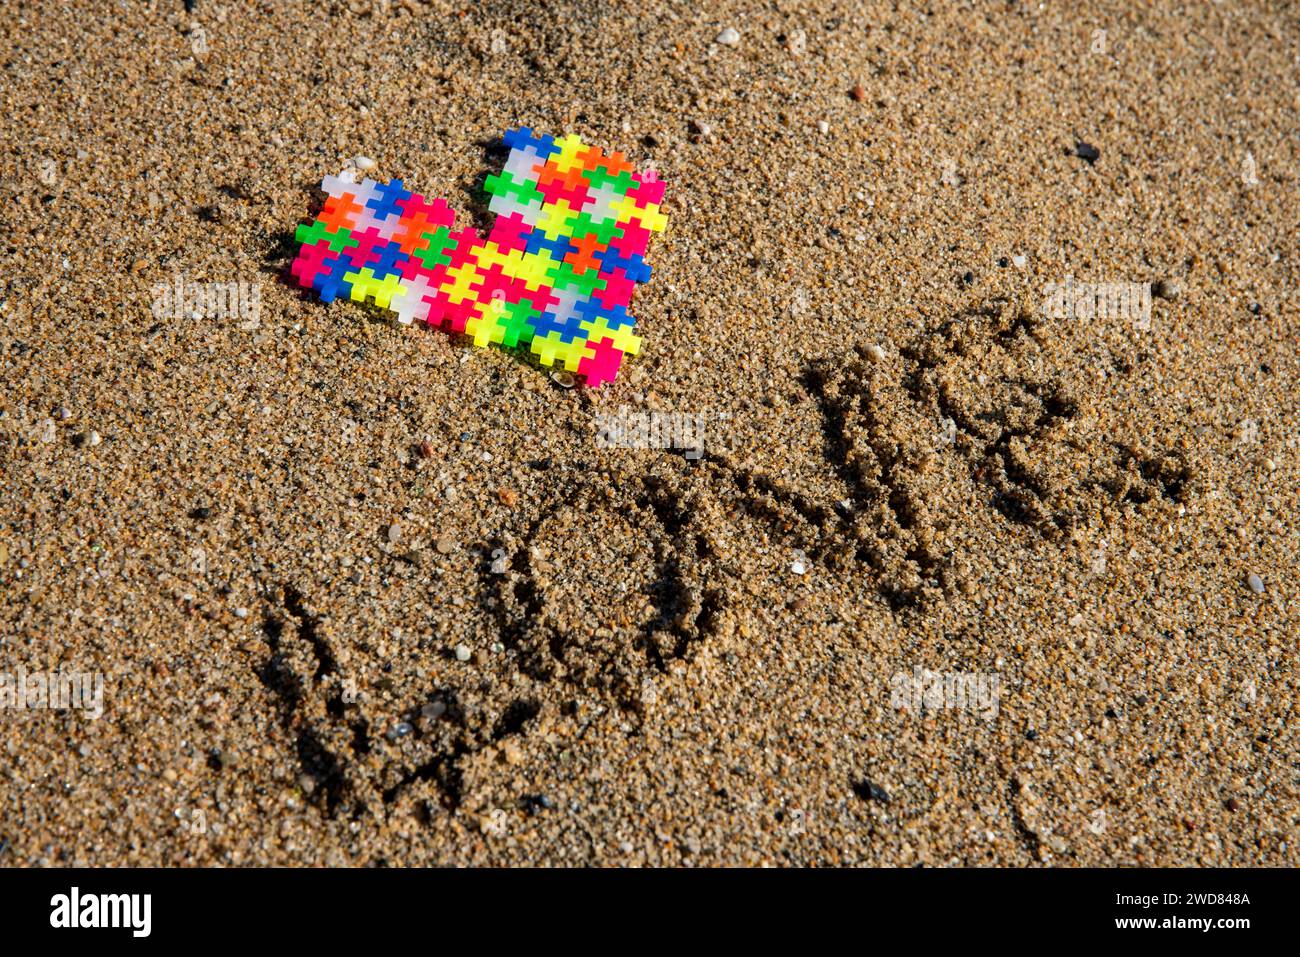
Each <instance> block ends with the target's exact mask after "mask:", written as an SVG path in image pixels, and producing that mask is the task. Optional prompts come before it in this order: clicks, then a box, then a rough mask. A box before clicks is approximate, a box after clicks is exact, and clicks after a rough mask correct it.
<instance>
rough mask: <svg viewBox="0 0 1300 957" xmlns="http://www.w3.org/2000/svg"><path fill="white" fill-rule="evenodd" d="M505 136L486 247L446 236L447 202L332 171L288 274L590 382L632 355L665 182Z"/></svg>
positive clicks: (323, 291)
mask: <svg viewBox="0 0 1300 957" xmlns="http://www.w3.org/2000/svg"><path fill="white" fill-rule="evenodd" d="M504 140H505V145H506V146H507V147H509V149H510V155H509V158H508V159H507V160H506V164H505V168H504V169H503V170H502V171H501V173H500V174H498V175H494V176H489V177H488V178H487V183H486V186H487V191H488V192H489V193H490V194H491V196H492V198H491V200H490V201H489V203H488V208H489V209H490V210H491V211H492V212H493V213H495V214H496V218H495V220H494V221H493V224H492V229H491V233H490V234H489V236H488V237H487V239H483V238H482V237H480V236H479V235H478V234H477V233H476V232H475V231H474V230H473V229H472V228H469V227H466V228H464V229H460V230H456V231H453V226H454V223H455V218H456V217H455V213H453V212H452V210H451V208H450V207H449V206H448V205H447V204H446V203H445V202H444V201H443V200H441V199H433V200H426V199H425V198H424V197H423V196H421V195H420V194H419V193H412V192H411V191H410V190H408V189H406V187H405V186H403V185H402V181H401V180H393V181H392V182H391V183H386V184H379V183H376V182H374V181H373V180H369V179H366V180H362V181H361V182H359V183H354V182H349V181H347V180H345V179H342V178H340V177H337V176H327V177H325V179H324V181H323V182H322V183H321V188H322V189H323V190H324V191H325V192H326V193H328V194H329V197H328V199H326V201H325V206H324V208H323V209H322V210H321V213H320V215H319V216H318V217H317V218H316V220H315V222H313V223H311V224H310V225H302V226H299V227H298V231H297V234H296V239H297V241H298V242H299V243H301V244H302V246H301V247H300V248H299V250H298V257H297V259H296V260H295V261H294V263H293V267H292V273H293V275H294V277H295V278H296V279H297V280H298V282H299V283H301V284H302V285H303V286H304V287H306V288H309V289H314V290H315V291H316V292H317V293H318V294H319V295H320V298H321V300H322V301H323V302H332V301H333V300H334V299H336V298H337V297H339V296H347V297H348V298H350V299H353V300H355V301H357V302H364V301H365V300H366V299H372V300H373V301H374V302H375V303H377V304H378V305H380V306H382V307H384V308H386V309H391V310H392V311H393V312H395V313H396V314H397V318H398V320H399V321H401V322H403V323H410V322H413V321H416V320H419V321H423V322H427V323H429V324H430V325H432V326H442V327H443V328H445V329H448V330H449V331H451V332H457V333H464V334H466V335H468V336H470V337H472V338H473V340H474V344H475V345H477V346H487V345H489V344H491V343H496V344H498V345H501V346H505V347H507V348H512V347H516V346H520V347H522V346H527V347H528V348H529V349H530V350H531V352H532V353H533V354H534V355H536V356H537V358H538V360H539V361H540V362H541V364H542V365H545V366H552V365H555V364H556V363H557V362H558V363H560V364H562V365H563V367H564V368H565V369H567V370H568V371H569V372H573V373H577V374H578V375H580V376H582V378H583V379H584V380H585V381H586V383H587V385H589V386H599V385H600V384H601V383H602V382H607V381H610V380H612V379H613V378H614V375H615V373H616V372H617V371H618V367H619V364H620V363H621V362H622V360H623V355H624V354H625V353H632V354H633V355H635V354H636V353H637V352H638V351H639V350H640V347H641V340H640V338H639V337H637V336H636V335H634V334H633V330H634V326H635V322H636V320H635V319H634V317H633V316H632V315H631V314H630V313H629V312H628V306H629V305H630V304H631V302H632V290H633V289H635V288H636V284H637V283H642V282H645V281H646V280H648V279H649V278H650V267H649V266H648V265H647V264H646V261H645V252H646V247H647V246H648V245H649V242H650V234H651V233H652V232H661V231H663V228H664V225H665V223H666V218H665V216H664V214H663V213H661V212H660V211H659V206H660V203H661V201H662V199H663V194H664V184H663V182H662V181H661V180H660V179H658V177H657V176H656V175H655V174H654V171H653V170H651V171H649V172H647V173H644V174H642V173H638V172H636V171H635V170H634V169H633V168H632V166H631V164H630V163H628V161H627V159H626V158H625V157H624V156H623V155H622V154H621V153H617V152H615V153H610V154H606V153H605V152H604V151H603V150H601V149H599V148H597V147H595V146H585V145H583V142H582V140H581V139H579V138H578V137H577V136H566V137H563V138H562V139H558V140H557V139H554V138H553V137H550V136H535V135H534V134H533V132H532V130H530V129H528V128H527V127H524V128H522V129H518V130H508V131H507V132H506V134H505V137H504Z"/></svg>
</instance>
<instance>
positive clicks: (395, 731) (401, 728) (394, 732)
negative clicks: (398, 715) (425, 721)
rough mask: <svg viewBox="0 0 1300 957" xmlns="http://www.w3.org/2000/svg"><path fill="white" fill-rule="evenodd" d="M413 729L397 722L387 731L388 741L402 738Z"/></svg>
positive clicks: (406, 724)
mask: <svg viewBox="0 0 1300 957" xmlns="http://www.w3.org/2000/svg"><path fill="white" fill-rule="evenodd" d="M414 730H415V729H414V728H412V727H411V725H410V724H408V723H407V722H405V721H399V722H397V724H395V725H393V726H392V727H391V728H390V729H389V730H388V739H389V740H390V741H396V740H397V739H398V738H404V737H406V736H407V735H408V734H410V733H411V732H412V731H414Z"/></svg>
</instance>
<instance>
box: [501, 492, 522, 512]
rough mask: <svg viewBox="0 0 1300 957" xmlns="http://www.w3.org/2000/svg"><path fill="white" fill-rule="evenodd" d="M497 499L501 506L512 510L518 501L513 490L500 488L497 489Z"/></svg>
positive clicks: (517, 495) (516, 494)
mask: <svg viewBox="0 0 1300 957" xmlns="http://www.w3.org/2000/svg"><path fill="white" fill-rule="evenodd" d="M497 498H499V499H500V500H501V504H502V505H504V506H505V507H506V508H514V507H515V504H516V503H517V502H518V501H519V494H518V493H517V492H515V490H514V489H509V488H502V489H497Z"/></svg>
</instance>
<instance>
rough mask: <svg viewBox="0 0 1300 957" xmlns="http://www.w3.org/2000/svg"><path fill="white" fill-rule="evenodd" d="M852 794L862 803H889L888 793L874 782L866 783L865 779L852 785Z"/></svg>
mask: <svg viewBox="0 0 1300 957" xmlns="http://www.w3.org/2000/svg"><path fill="white" fill-rule="evenodd" d="M853 793H854V794H856V795H857V796H858V797H860V798H862V800H864V801H879V802H880V803H881V804H888V803H889V792H888V791H886V790H885V789H884V788H882V787H881V786H880V785H879V784H877V783H876V782H875V781H868V780H867V779H866V778H863V779H862V780H861V781H859V782H858V783H857V784H855V785H853Z"/></svg>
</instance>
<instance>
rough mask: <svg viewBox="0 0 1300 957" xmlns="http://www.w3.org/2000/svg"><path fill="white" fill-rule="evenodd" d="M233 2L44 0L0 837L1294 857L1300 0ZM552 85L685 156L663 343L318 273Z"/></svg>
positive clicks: (24, 244) (475, 200)
mask: <svg viewBox="0 0 1300 957" xmlns="http://www.w3.org/2000/svg"><path fill="white" fill-rule="evenodd" d="M192 6H193V9H192V11H189V12H187V10H186V9H185V5H184V4H183V3H182V2H180V0H176V2H174V3H173V2H153V3H147V4H140V3H130V4H128V3H122V2H111V3H105V4H91V3H86V2H76V3H71V4H63V3H57V2H53V0H49V2H37V3H27V4H23V5H21V6H19V7H16V8H15V9H14V10H12V11H11V12H10V15H8V16H6V17H5V18H4V19H3V21H0V49H2V50H3V58H2V59H3V82H0V98H2V105H3V114H2V115H0V185H2V187H3V190H4V200H5V203H4V214H3V218H2V219H0V223H2V225H3V250H4V256H3V261H4V268H3V275H2V276H0V281H2V283H3V286H2V289H3V292H2V293H0V299H2V302H0V382H2V383H3V386H4V389H3V394H0V469H2V471H3V496H0V582H3V602H0V671H4V672H7V673H11V674H17V673H19V672H23V671H25V672H27V673H35V672H42V671H51V670H55V669H59V668H63V669H65V670H67V671H69V672H71V671H76V672H79V673H80V672H85V673H101V674H102V675H103V676H104V695H103V714H102V716H100V717H99V718H98V719H97V720H96V719H93V718H92V716H91V715H90V714H88V713H87V712H86V711H85V709H71V710H50V709H18V708H8V709H5V710H4V711H2V712H0V747H3V749H4V758H5V760H4V761H2V762H0V842H3V843H0V864H5V865H10V866H36V865H59V864H91V865H254V864H258V865H320V864H329V865H376V864H387V865H422V864H473V865H478V864H538V865H577V864H595V865H687V866H708V865H720V864H742V865H760V864H763V865H810V864H815V865H860V864H872V865H877V864H878V865H903V866H913V865H927V866H936V865H950V864H964V865H989V864H997V865H1031V864H1045V865H1056V866H1073V865H1256V864H1263V865H1273V866H1280V865H1289V866H1295V865H1297V864H1298V863H1300V841H1297V838H1296V834H1297V824H1298V823H1300V778H1297V775H1296V767H1297V759H1298V757H1300V754H1298V749H1297V737H1296V725H1295V715H1294V712H1295V705H1296V701H1297V694H1298V690H1300V689H1298V685H1297V678H1298V676H1297V666H1296V656H1297V643H1298V642H1300V606H1298V605H1297V602H1298V601H1300V586H1298V584H1297V581H1298V579H1297V571H1298V570H1300V565H1298V563H1297V558H1296V555H1297V552H1298V551H1300V525H1297V517H1296V516H1297V506H1300V492H1298V489H1300V441H1298V438H1297V433H1296V422H1297V411H1298V409H1297V406H1298V405H1300V402H1298V399H1297V389H1296V385H1295V384H1296V381H1297V375H1300V362H1298V361H1297V333H1298V331H1300V326H1298V323H1297V300H1296V291H1295V290H1296V288H1297V283H1298V282H1300V275H1298V269H1300V264H1298V263H1297V251H1298V247H1297V243H1296V224H1297V222H1298V221H1300V201H1298V200H1300V190H1298V189H1297V187H1298V185H1300V157H1298V156H1297V144H1298V141H1297V137H1296V128H1297V127H1296V122H1297V120H1296V118H1297V115H1300V80H1298V77H1300V60H1298V59H1297V52H1296V51H1297V49H1298V43H1300V15H1298V14H1297V11H1296V8H1295V7H1294V5H1292V4H1288V3H1281V2H1278V3H1273V2H1257V3H1237V2H1223V3H1204V4H1173V3H1160V4H1155V5H1154V8H1153V9H1149V10H1142V11H1138V10H1134V9H1132V6H1133V5H1131V4H1128V3H1123V2H1102V3H1096V4H1088V5H1086V6H1085V5H1082V4H1061V3H1020V2H1014V3H1013V2H1003V3H975V4H962V5H954V6H959V7H960V8H959V9H948V8H949V5H947V4H933V5H928V6H927V5H922V6H914V5H911V4H902V5H897V6H895V5H894V4H886V3H862V4H850V3H835V2H828V0H817V2H814V3H810V4H802V5H797V4H789V3H776V4H766V5H757V4H754V5H749V4H741V3H734V2H729V0H721V2H718V3H714V4H709V5H708V6H707V8H706V9H703V10H697V9H695V8H694V7H693V6H692V5H688V4H681V3H675V4H663V3H654V4H650V5H646V6H642V5H632V4H608V5H607V4H601V5H595V6H594V7H593V5H586V4H578V3H570V2H559V3H549V4H543V3H533V2H515V3H501V4H491V5H484V6H474V5H467V6H453V5H451V4H448V3H444V2H435V3H424V2H409V3H406V4H398V3H379V2H376V3H369V2H355V3H345V2H327V3H317V4H302V5H300V4H287V3H285V4H279V3H261V4H250V3H237V2H226V3H215V2H209V0H197V2H195V3H194V4H193V5H192ZM727 28H732V29H734V30H735V31H736V33H737V34H738V38H737V42H735V43H720V42H718V40H719V38H720V37H721V38H722V39H728V40H729V39H731V37H729V36H722V34H723V31H724V30H726V29H727ZM1099 31H1101V32H1099ZM519 125H526V126H530V127H532V128H533V129H536V130H539V131H545V132H550V133H555V134H557V135H558V134H561V133H568V132H574V133H578V134H580V135H581V136H582V137H583V138H584V140H586V141H588V142H591V143H595V144H598V145H600V146H602V147H605V148H610V149H619V150H623V151H624V152H626V153H627V154H628V156H629V157H631V158H632V159H633V160H634V161H635V162H636V163H637V164H638V166H639V167H640V168H645V167H647V166H653V167H654V168H656V169H657V170H658V171H659V173H660V175H661V176H662V178H663V179H664V180H665V181H666V182H667V184H668V188H667V194H666V198H665V205H664V210H665V212H666V213H667V215H668V228H667V231H666V232H665V233H664V234H662V235H659V236H656V237H655V239H654V241H653V242H652V244H651V247H650V252H649V255H648V257H647V258H648V261H649V262H650V263H651V265H652V266H653V269H654V275H653V278H652V279H651V280H650V281H649V282H648V283H647V284H645V285H644V286H642V287H640V288H639V289H638V291H637V295H636V297H635V299H634V301H633V312H634V313H635V314H636V315H637V317H638V331H639V333H640V334H641V335H642V336H644V344H643V348H642V352H641V354H640V355H639V356H635V357H630V358H629V359H628V360H627V361H626V362H625V363H624V366H623V369H622V371H621V372H620V374H619V378H618V380H617V381H616V382H615V383H614V384H612V385H607V386H605V387H603V388H601V389H599V390H587V389H584V388H581V387H579V388H564V387H562V386H561V385H560V384H558V383H557V382H556V381H554V379H553V378H552V377H551V375H550V373H549V370H545V369H541V368H539V367H538V366H537V365H536V364H535V363H532V362H530V361H528V360H527V358H526V357H523V356H520V355H519V354H517V353H511V352H507V351H502V350H498V349H493V350H482V349H475V348H472V347H471V346H469V345H467V344H466V343H464V342H462V341H458V340H457V339H455V338H453V337H450V336H448V335H446V334H444V333H442V332H438V331H433V330H428V329H415V328H411V327H406V326H400V325H398V324H397V323H396V322H394V321H393V320H392V319H391V318H390V317H387V316H386V315H385V314H384V313H382V312H380V311H378V310H376V309H373V308H363V307H360V306H358V305H356V304H354V303H349V302H343V301H339V302H335V303H333V304H331V305H328V306H326V305H322V304H321V303H319V302H318V301H316V300H315V299H314V297H312V296H310V295H308V294H305V293H303V292H301V291H300V290H298V289H297V288H295V286H294V285H293V284H292V282H291V281H289V279H288V276H287V271H288V266H289V263H290V262H291V261H292V258H293V255H294V243H293V231H294V228H295V226H296V225H297V224H299V223H301V222H305V221H307V220H308V219H309V217H310V215H311V213H312V211H313V210H314V209H315V208H318V205H319V201H320V200H319V197H320V193H319V190H318V188H317V187H318V184H319V182H320V180H321V178H322V177H323V176H325V175H327V174H334V173H338V172H339V170H340V169H341V168H343V166H344V165H345V163H347V162H348V161H349V160H350V159H351V158H353V157H357V156H365V157H371V158H373V159H374V160H375V161H376V165H375V167H374V169H373V170H372V171H370V172H368V173H367V175H369V176H372V177H374V178H376V179H379V180H381V181H382V180H387V179H390V178H401V179H403V180H404V181H405V182H406V183H407V185H408V186H410V187H412V188H415V189H417V190H419V191H421V192H423V193H425V194H426V195H431V196H444V197H446V198H447V199H448V201H449V202H450V204H451V205H452V206H453V207H454V208H456V209H457V210H458V211H460V215H461V216H462V217H468V220H469V221H471V222H475V223H477V224H478V225H479V227H480V228H484V227H486V225H487V224H488V222H489V217H488V215H487V214H486V212H485V204H484V198H483V195H482V181H483V176H484V175H485V174H486V173H488V172H490V171H491V170H492V169H493V168H494V165H493V164H494V163H495V164H497V166H499V163H500V158H499V151H498V150H496V149H495V144H497V143H498V142H499V140H500V137H501V134H502V131H504V130H506V129H508V128H513V127H516V126H519ZM1080 144H1084V145H1080ZM1088 146H1091V147H1095V149H1096V154H1095V155H1094V154H1093V153H1092V152H1091V151H1090V150H1088V149H1087V147H1088ZM1067 276H1069V277H1072V279H1073V281H1074V282H1078V283H1114V284H1137V286H1139V287H1140V286H1143V285H1144V284H1148V283H1151V284H1161V285H1159V288H1158V289H1157V292H1158V293H1160V294H1161V295H1157V296H1155V297H1154V298H1153V299H1152V307H1151V310H1150V314H1149V316H1146V317H1142V316H1138V317H1134V316H1110V317H1105V318H1098V317H1095V316H1094V317H1092V318H1083V317H1079V316H1074V317H1069V316H1064V317H1062V316H1045V315H1044V314H1043V309H1042V306H1043V303H1044V299H1045V296H1046V293H1045V288H1046V287H1047V284H1049V283H1061V282H1064V281H1065V280H1066V278H1067ZM178 280H179V281H183V282H184V281H190V282H202V283H228V282H245V283H250V284H254V286H255V287H256V289H257V290H258V293H257V294H258V295H259V296H260V309H258V310H257V311H256V313H255V315H245V316H224V317H222V316H211V315H207V316H194V317H188V318H187V317H184V316H179V317H177V316H165V317H163V318H159V317H157V316H155V315H154V313H153V312H152V310H151V306H152V304H153V303H154V300H155V298H156V297H157V296H158V294H159V292H158V290H159V287H160V285H166V284H174V283H175V282H177V281H178ZM246 288H252V287H246ZM620 410H621V412H620ZM619 414H623V415H626V416H630V417H632V419H629V420H627V421H636V418H635V417H636V416H652V415H677V416H693V417H696V419H694V420H692V421H701V422H703V423H704V454H703V455H702V456H701V457H699V458H698V459H692V458H689V457H687V456H686V455H684V454H682V450H680V449H677V450H674V449H663V448H639V449H638V448H609V447H605V446H603V445H602V444H601V443H599V442H598V441H597V437H598V431H599V426H600V423H601V422H602V421H606V420H605V419H603V418H598V416H600V417H604V416H609V415H619ZM641 421H645V419H642V420H641ZM660 421H665V420H660ZM1249 576H1257V578H1255V579H1251V578H1250V577H1249ZM1252 586H1254V587H1252ZM927 672H931V673H941V674H949V675H954V674H956V675H962V676H966V677H967V678H969V679H971V680H972V681H974V682H975V684H973V685H971V687H973V688H978V689H983V690H985V691H988V690H989V689H993V690H995V691H996V692H997V695H996V697H994V698H992V699H991V701H985V702H984V706H982V707H972V706H971V703H970V701H969V700H967V701H966V702H965V705H966V706H965V707H961V706H959V705H961V704H962V702H961V701H960V700H954V698H953V696H952V695H951V694H949V695H948V696H947V697H942V698H935V699H932V700H931V701H930V702H929V703H928V705H927V703H926V702H925V701H924V698H923V699H922V702H921V704H922V706H921V707H920V708H919V709H918V708H917V707H916V704H917V700H916V696H915V695H913V694H910V693H903V694H900V693H899V692H900V690H902V691H903V692H906V691H907V689H909V688H913V687H915V686H916V685H917V684H918V681H919V683H921V684H922V685H924V687H926V688H931V690H933V689H932V686H931V685H930V684H929V683H928V682H927V678H926V673H927Z"/></svg>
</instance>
